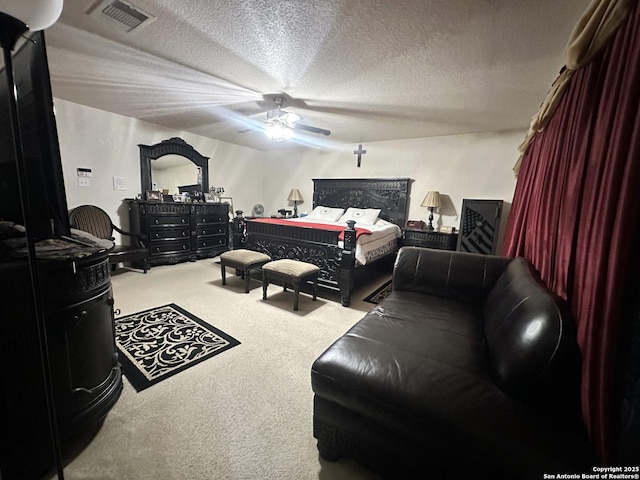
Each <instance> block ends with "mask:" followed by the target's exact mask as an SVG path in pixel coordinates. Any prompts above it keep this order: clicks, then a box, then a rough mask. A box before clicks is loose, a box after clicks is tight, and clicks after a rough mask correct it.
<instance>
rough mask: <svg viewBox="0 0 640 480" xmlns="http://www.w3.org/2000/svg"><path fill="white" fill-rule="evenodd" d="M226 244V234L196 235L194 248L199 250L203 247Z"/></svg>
mask: <svg viewBox="0 0 640 480" xmlns="http://www.w3.org/2000/svg"><path fill="white" fill-rule="evenodd" d="M226 244H227V236H226V235H210V236H207V237H198V239H197V241H196V248H197V249H198V250H201V249H203V248H211V247H219V246H223V245H226Z"/></svg>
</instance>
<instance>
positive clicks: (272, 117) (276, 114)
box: [265, 96, 331, 141]
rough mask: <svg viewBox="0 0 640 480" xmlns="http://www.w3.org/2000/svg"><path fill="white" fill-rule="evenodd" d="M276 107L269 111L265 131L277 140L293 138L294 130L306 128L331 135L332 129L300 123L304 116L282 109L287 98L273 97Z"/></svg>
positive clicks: (313, 131) (309, 130)
mask: <svg viewBox="0 0 640 480" xmlns="http://www.w3.org/2000/svg"><path fill="white" fill-rule="evenodd" d="M273 103H274V104H275V106H276V108H275V109H274V110H269V111H268V112H267V128H266V130H265V133H266V134H267V136H268V137H269V138H271V139H272V140H276V141H284V140H288V139H289V138H291V135H292V130H293V129H296V130H306V131H308V132H312V133H318V134H320V135H325V136H328V135H331V131H329V130H326V129H324V128H318V127H312V126H310V125H304V124H301V123H298V122H299V121H300V120H302V117H301V116H300V115H298V114H297V113H293V112H287V111H285V110H282V107H283V106H284V104H285V98H284V97H280V96H276V97H274V98H273Z"/></svg>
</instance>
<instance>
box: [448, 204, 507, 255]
mask: <svg viewBox="0 0 640 480" xmlns="http://www.w3.org/2000/svg"><path fill="white" fill-rule="evenodd" d="M502 203H503V202H502V200H471V199H464V200H462V218H461V220H460V236H459V238H458V250H459V251H461V252H471V253H483V254H487V255H492V254H495V253H496V251H497V248H498V233H499V229H500V217H501V215H502Z"/></svg>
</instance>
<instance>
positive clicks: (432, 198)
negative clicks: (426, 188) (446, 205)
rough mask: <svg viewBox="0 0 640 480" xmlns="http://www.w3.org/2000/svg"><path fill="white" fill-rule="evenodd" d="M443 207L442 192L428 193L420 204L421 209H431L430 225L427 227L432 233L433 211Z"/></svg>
mask: <svg viewBox="0 0 640 480" xmlns="http://www.w3.org/2000/svg"><path fill="white" fill-rule="evenodd" d="M441 205H442V201H441V200H440V192H435V191H434V192H428V193H427V195H426V196H425V197H424V200H423V201H422V203H421V204H420V206H421V207H427V208H428V209H429V225H427V230H428V231H430V232H432V231H433V230H434V228H433V209H434V208H438V207H440V206H441Z"/></svg>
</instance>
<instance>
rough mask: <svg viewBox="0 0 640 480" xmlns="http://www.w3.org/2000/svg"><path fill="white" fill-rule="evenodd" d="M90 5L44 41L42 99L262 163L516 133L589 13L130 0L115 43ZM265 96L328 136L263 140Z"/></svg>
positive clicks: (494, 2) (380, 1) (504, 0)
mask: <svg viewBox="0 0 640 480" xmlns="http://www.w3.org/2000/svg"><path fill="white" fill-rule="evenodd" d="M95 3H96V2H95V1H94V0H66V1H65V3H64V9H63V12H62V16H61V17H60V20H59V21H58V22H57V23H56V24H55V25H54V26H53V27H51V28H49V29H48V30H47V31H46V34H45V35H46V40H47V47H48V54H49V65H50V70H51V77H52V87H53V92H54V96H56V97H57V98H61V99H65V100H69V101H72V102H76V103H80V104H83V105H88V106H91V107H94V108H98V109H101V110H106V111H110V112H115V113H119V114H122V115H126V116H129V117H134V118H138V119H142V120H146V121H149V122H153V123H156V124H160V125H165V126H167V127H170V128H174V129H177V130H184V131H190V132H194V133H197V134H200V135H204V136H207V137H211V138H215V139H219V140H223V141H226V142H230V143H235V144H240V145H245V146H248V147H252V148H256V149H260V150H268V149H273V148H287V146H288V145H292V144H293V145H296V144H300V143H302V144H306V145H311V146H318V147H323V148H331V147H332V146H333V145H339V144H345V143H346V144H358V143H367V142H372V141H380V140H394V139H403V138H413V137H429V136H438V135H455V134H463V133H479V132H486V131H500V130H511V129H522V130H523V131H524V130H525V129H526V127H527V126H528V124H529V121H530V118H531V116H532V115H533V114H534V113H535V111H536V110H537V108H538V106H539V104H540V102H541V101H542V100H543V98H544V96H545V94H546V92H547V90H548V88H549V86H550V85H551V82H552V81H553V80H554V79H555V77H556V74H557V72H558V70H559V69H560V67H561V66H562V64H563V60H562V54H563V50H564V46H565V44H566V42H567V39H568V38H569V35H570V32H571V30H572V28H573V26H574V25H575V23H576V22H577V20H578V18H579V17H580V15H581V14H582V12H583V11H584V10H585V9H586V7H587V5H588V3H589V1H588V0H565V1H558V0H528V1H524V0H313V1H311V0H179V1H176V0H135V1H134V2H132V3H133V4H134V5H135V6H137V7H139V8H141V9H143V10H144V11H146V12H148V13H150V14H151V15H153V16H155V17H156V20H155V21H153V22H152V23H150V24H149V25H147V26H145V27H144V28H141V29H140V30H139V31H134V32H132V33H128V34H127V33H120V32H118V31H116V30H114V29H113V28H112V27H111V26H110V25H109V24H108V23H107V22H104V21H102V20H100V19H96V18H93V17H90V16H88V15H86V13H85V12H87V11H88V10H90V9H91V7H92V6H94V4H95ZM130 3H131V2H130ZM274 94H284V95H285V96H286V97H287V98H288V103H287V106H285V110H288V111H293V112H295V113H297V114H299V115H301V116H302V117H303V120H302V121H301V122H300V123H303V124H306V125H312V126H316V127H320V128H325V129H329V130H331V132H332V134H331V136H330V137H324V136H322V135H317V134H313V133H307V132H300V131H297V130H296V137H295V142H292V143H290V144H288V145H287V144H285V143H278V142H273V141H270V140H268V139H267V138H266V137H265V135H264V134H263V133H262V131H261V130H262V129H264V126H265V124H264V120H265V119H266V114H265V112H266V111H267V110H270V109H272V108H273V103H272V102H271V101H270V98H271V96H273V95H274Z"/></svg>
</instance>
